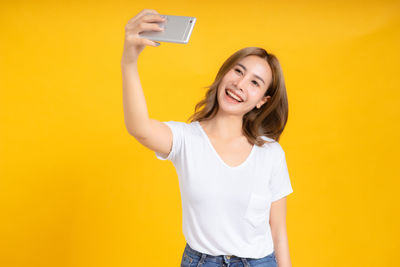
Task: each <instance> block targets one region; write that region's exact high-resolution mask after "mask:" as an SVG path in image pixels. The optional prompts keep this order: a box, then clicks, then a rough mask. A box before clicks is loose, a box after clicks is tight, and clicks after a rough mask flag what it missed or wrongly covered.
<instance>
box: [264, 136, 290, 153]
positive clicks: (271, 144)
mask: <svg viewBox="0 0 400 267" xmlns="http://www.w3.org/2000/svg"><path fill="white" fill-rule="evenodd" d="M260 137H261V138H262V139H263V140H265V141H267V142H265V143H264V144H263V145H262V147H263V148H265V149H268V150H272V151H274V152H276V153H278V154H280V153H285V152H284V151H283V148H282V146H281V145H280V144H279V142H278V141H276V140H275V139H272V138H270V137H267V136H260Z"/></svg>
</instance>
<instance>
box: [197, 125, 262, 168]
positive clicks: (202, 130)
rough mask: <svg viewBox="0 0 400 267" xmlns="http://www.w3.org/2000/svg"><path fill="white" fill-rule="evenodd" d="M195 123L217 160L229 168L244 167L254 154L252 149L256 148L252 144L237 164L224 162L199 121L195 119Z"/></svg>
mask: <svg viewBox="0 0 400 267" xmlns="http://www.w3.org/2000/svg"><path fill="white" fill-rule="evenodd" d="M196 124H197V126H198V128H199V129H200V131H201V133H202V134H203V136H204V138H205V139H206V140H207V143H208V145H209V146H210V148H211V150H212V151H213V152H214V154H215V156H216V157H217V158H218V159H219V161H220V162H221V163H222V164H223V165H224V166H225V167H227V168H229V169H238V168H242V167H244V166H245V165H246V164H247V163H248V162H249V161H250V158H251V157H252V155H253V154H254V151H255V149H256V145H255V144H254V145H253V147H252V148H251V151H250V154H249V155H248V156H247V158H246V159H245V160H244V161H243V162H242V163H241V164H240V165H238V166H229V165H228V164H226V163H225V161H223V160H222V158H221V156H220V155H219V154H218V152H217V150H215V148H214V146H213V145H212V143H211V141H210V138H209V137H208V135H207V133H206V132H205V131H204V129H203V127H202V126H201V125H200V122H199V121H196Z"/></svg>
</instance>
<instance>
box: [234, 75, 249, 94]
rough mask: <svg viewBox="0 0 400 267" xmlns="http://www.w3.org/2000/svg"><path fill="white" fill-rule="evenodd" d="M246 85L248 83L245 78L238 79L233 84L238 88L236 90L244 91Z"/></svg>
mask: <svg viewBox="0 0 400 267" xmlns="http://www.w3.org/2000/svg"><path fill="white" fill-rule="evenodd" d="M245 83H246V78H245V77H239V78H236V80H235V81H234V82H233V84H234V85H235V86H236V88H237V89H239V90H242V91H243V88H244V85H245Z"/></svg>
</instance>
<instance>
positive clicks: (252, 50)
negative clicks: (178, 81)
mask: <svg viewBox="0 0 400 267" xmlns="http://www.w3.org/2000/svg"><path fill="white" fill-rule="evenodd" d="M161 21H163V18H161V17H160V16H159V14H158V13H157V12H156V11H155V10H149V9H146V10H143V11H141V12H140V13H139V14H137V15H136V16H135V17H134V18H132V19H131V20H130V21H129V22H128V24H127V25H126V27H125V30H126V36H125V44H124V51H123V56H122V60H121V68H122V77H123V101H124V102H123V104H124V116H125V124H126V127H127V130H128V132H129V133H130V134H131V135H132V136H134V137H135V138H136V139H137V140H138V141H139V142H140V143H141V144H143V145H144V146H146V147H148V148H149V149H151V150H153V151H154V152H155V153H156V157H157V158H158V159H160V160H170V161H171V162H172V163H173V164H174V166H175V168H176V170H177V173H178V178H179V187H180V192H181V199H182V215H183V217H182V219H183V221H182V225H183V234H184V236H185V239H186V241H187V243H186V247H185V249H184V251H183V255H182V261H181V266H182V267H186V266H203V267H211V266H212V267H216V266H231V267H233V266H235V267H239V266H245V267H249V266H259V267H261V266H265V267H269V266H279V267H288V266H291V262H290V256H289V247H288V238H287V234H286V196H287V195H289V194H290V193H292V192H293V190H292V187H291V183H290V179H289V174H288V169H287V165H286V159H285V152H284V151H283V149H282V147H281V146H280V145H279V143H278V141H279V137H280V135H281V134H282V132H283V130H284V128H285V125H286V122H287V118H288V102H287V96H286V88H285V83H284V79H283V74H282V69H281V67H280V64H279V61H278V60H277V58H276V57H275V56H274V55H272V54H269V53H267V52H266V51H265V50H264V49H262V48H257V47H247V48H244V49H241V50H239V51H237V52H236V53H234V54H233V55H232V56H231V57H229V58H228V59H227V60H226V61H225V62H224V64H223V65H222V67H221V68H220V70H219V72H218V74H217V76H216V78H215V81H214V82H213V84H212V85H211V86H210V87H209V90H208V91H207V93H206V96H205V99H204V100H202V101H201V102H199V103H198V104H197V105H196V109H195V110H196V112H195V114H193V115H192V116H191V122H190V123H185V122H178V121H167V122H160V121H157V120H154V119H150V118H149V117H148V114H147V108H146V102H145V98H144V95H143V91H142V88H141V84H140V81H139V76H138V72H137V60H138V56H139V53H140V52H141V51H142V50H143V49H144V47H145V46H146V45H150V46H157V45H156V43H155V42H153V41H151V40H148V39H143V38H139V37H138V33H139V32H141V31H144V30H160V29H161V28H159V27H158V25H157V24H156V23H157V22H161ZM200 108H202V109H200Z"/></svg>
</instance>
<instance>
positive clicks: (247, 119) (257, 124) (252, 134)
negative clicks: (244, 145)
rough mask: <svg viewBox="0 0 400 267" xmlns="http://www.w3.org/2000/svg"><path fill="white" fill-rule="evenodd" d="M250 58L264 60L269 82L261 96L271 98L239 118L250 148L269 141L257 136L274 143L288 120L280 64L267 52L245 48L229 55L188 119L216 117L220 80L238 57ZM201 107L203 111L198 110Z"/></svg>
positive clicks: (191, 120) (237, 60)
mask: <svg viewBox="0 0 400 267" xmlns="http://www.w3.org/2000/svg"><path fill="white" fill-rule="evenodd" d="M250 55H255V56H258V57H260V58H262V59H264V60H266V61H267V63H268V64H269V66H270V68H271V70H272V81H271V83H270V84H269V86H268V89H267V91H266V92H265V95H264V96H270V97H271V98H270V99H269V100H268V101H267V102H266V103H265V104H264V105H262V106H261V108H260V109H257V108H256V107H254V109H252V110H251V111H249V112H247V113H246V114H245V115H243V134H244V135H245V136H246V138H247V140H248V141H249V142H250V143H251V144H252V145H254V144H255V145H257V146H262V145H263V144H265V143H269V141H267V140H264V139H262V138H261V136H266V137H269V138H271V139H273V140H275V141H277V142H278V141H279V138H280V136H281V134H282V132H283V130H284V128H285V126H286V122H287V120H288V100H287V94H286V86H285V81H284V78H283V72H282V68H281V65H280V63H279V61H278V59H277V58H276V56H275V55H273V54H271V53H267V51H266V50H265V49H263V48H259V47H246V48H243V49H240V50H239V51H237V52H235V53H234V54H233V55H231V56H230V57H229V58H228V59H227V60H226V61H225V62H224V63H223V64H222V66H221V68H220V69H219V71H218V73H217V76H216V78H215V80H214V82H213V83H212V84H211V85H210V86H206V87H204V88H209V89H208V91H207V92H206V95H205V98H204V99H203V100H201V101H200V102H199V103H197V104H196V106H195V113H194V114H192V115H191V116H190V117H189V119H188V120H190V122H193V121H199V122H200V121H203V120H209V119H212V118H213V117H214V116H215V115H216V114H217V111H218V108H219V105H218V100H217V90H218V87H219V85H220V83H221V81H222V78H223V77H224V76H225V74H226V73H227V72H228V71H229V70H230V69H231V68H233V67H234V66H235V65H236V64H237V63H238V62H239V61H240V60H241V59H242V58H245V57H247V56H250ZM201 107H203V108H202V109H201V110H200V108H201ZM271 142H274V141H271Z"/></svg>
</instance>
